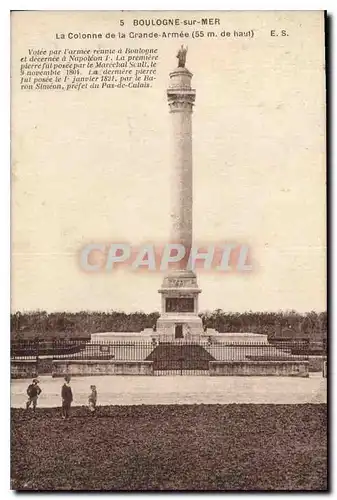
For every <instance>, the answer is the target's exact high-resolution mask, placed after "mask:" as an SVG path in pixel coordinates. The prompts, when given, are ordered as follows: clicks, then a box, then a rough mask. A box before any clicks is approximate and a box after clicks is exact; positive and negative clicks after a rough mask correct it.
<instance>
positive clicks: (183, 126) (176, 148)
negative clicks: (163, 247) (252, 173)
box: [167, 68, 195, 249]
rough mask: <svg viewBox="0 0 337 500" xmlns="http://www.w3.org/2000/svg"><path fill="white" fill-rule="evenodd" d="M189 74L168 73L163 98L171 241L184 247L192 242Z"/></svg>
mask: <svg viewBox="0 0 337 500" xmlns="http://www.w3.org/2000/svg"><path fill="white" fill-rule="evenodd" d="M191 78H192V73H190V72H189V71H188V69H186V68H177V69H176V70H174V71H172V73H170V86H169V88H168V89H167V99H168V104H169V107H170V114H171V123H172V132H171V142H172V145H171V149H172V156H171V158H172V174H171V214H170V215H171V235H170V236H171V238H170V239H171V242H172V243H181V244H182V245H184V246H185V248H186V249H189V248H190V247H191V245H192V208H193V193H192V189H193V177H192V175H193V174H192V108H193V103H194V101H195V90H193V89H192V88H191Z"/></svg>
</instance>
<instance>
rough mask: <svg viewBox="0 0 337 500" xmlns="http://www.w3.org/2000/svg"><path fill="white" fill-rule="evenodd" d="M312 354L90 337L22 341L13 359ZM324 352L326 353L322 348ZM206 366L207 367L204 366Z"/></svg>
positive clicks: (285, 347)
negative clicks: (82, 338) (105, 339)
mask: <svg viewBox="0 0 337 500" xmlns="http://www.w3.org/2000/svg"><path fill="white" fill-rule="evenodd" d="M309 354H310V349H309V347H308V343H307V342H305V341H300V342H278V343H277V344H268V343H254V342H245V343H231V342H221V341H212V340H208V341H204V340H203V341H201V342H188V341H185V340H179V341H174V342H158V341H157V340H155V339H154V340H153V341H152V342H151V341H138V340H135V341H113V342H111V341H110V342H109V341H106V342H104V341H103V342H91V341H90V340H86V339H84V340H78V339H76V340H54V341H31V340H27V341H20V342H13V343H12V345H11V358H12V359H36V358H39V357H51V358H53V359H79V360H116V361H122V360H124V361H144V360H148V361H153V362H154V363H157V365H158V366H161V367H162V368H163V367H164V366H169V367H172V369H173V367H174V366H178V361H179V363H180V364H179V367H180V368H181V366H182V364H183V365H184V367H185V368H186V369H188V368H187V367H188V366H191V365H196V364H198V363H199V365H200V366H201V367H206V366H207V363H208V362H209V361H212V360H222V361H235V360H256V361H258V360H271V361H272V360H279V361H282V360H291V359H293V360H294V359H296V360H306V359H308V355H309ZM321 354H325V352H323V351H322V353H321ZM205 369H206V368H205Z"/></svg>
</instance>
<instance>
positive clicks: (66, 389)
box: [61, 376, 73, 418]
mask: <svg viewBox="0 0 337 500" xmlns="http://www.w3.org/2000/svg"><path fill="white" fill-rule="evenodd" d="M61 397H62V418H68V417H69V414H70V407H71V403H72V401H73V392H72V390H71V387H70V377H69V376H66V377H64V384H63V386H62V390H61Z"/></svg>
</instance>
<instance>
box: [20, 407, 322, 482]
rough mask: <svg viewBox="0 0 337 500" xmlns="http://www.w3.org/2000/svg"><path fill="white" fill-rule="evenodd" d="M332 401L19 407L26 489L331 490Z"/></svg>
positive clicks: (21, 471) (22, 477)
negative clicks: (92, 409)
mask: <svg viewBox="0 0 337 500" xmlns="http://www.w3.org/2000/svg"><path fill="white" fill-rule="evenodd" d="M326 418H327V409H326V405H323V404H320V405H318V404H317V405H316V404H315V405H312V404H303V405H252V404H246V405H243V404H231V405H170V406H145V405H141V406H105V407H100V408H99V410H98V414H97V415H96V416H94V417H92V416H91V415H89V413H88V410H87V409H86V408H84V407H76V408H73V409H72V416H71V418H70V419H69V420H67V421H64V420H62V419H61V418H60V409H58V408H52V409H46V408H41V409H38V410H37V412H36V414H35V415H34V414H33V412H32V411H29V412H27V413H25V411H24V410H21V409H12V426H11V432H12V443H11V447H12V452H11V459H12V470H11V476H12V488H13V489H16V490H133V491H135V490H136V491H137V490H138V491H139V490H299V489H302V490H325V489H326V488H327V470H326V469H327V422H326Z"/></svg>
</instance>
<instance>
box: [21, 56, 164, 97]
mask: <svg viewBox="0 0 337 500" xmlns="http://www.w3.org/2000/svg"><path fill="white" fill-rule="evenodd" d="M158 57H159V55H158V49H155V48H137V49H132V48H95V49H91V48H81V49H68V48H65V49H46V48H37V49H28V52H27V53H26V54H24V55H22V57H21V58H20V87H21V90H22V91H48V90H50V91H55V90H56V91H57V90H59V91H77V92H78V91H81V90H86V89H90V90H92V89H118V88H150V87H152V85H153V82H154V81H155V79H156V71H157V62H158Z"/></svg>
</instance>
